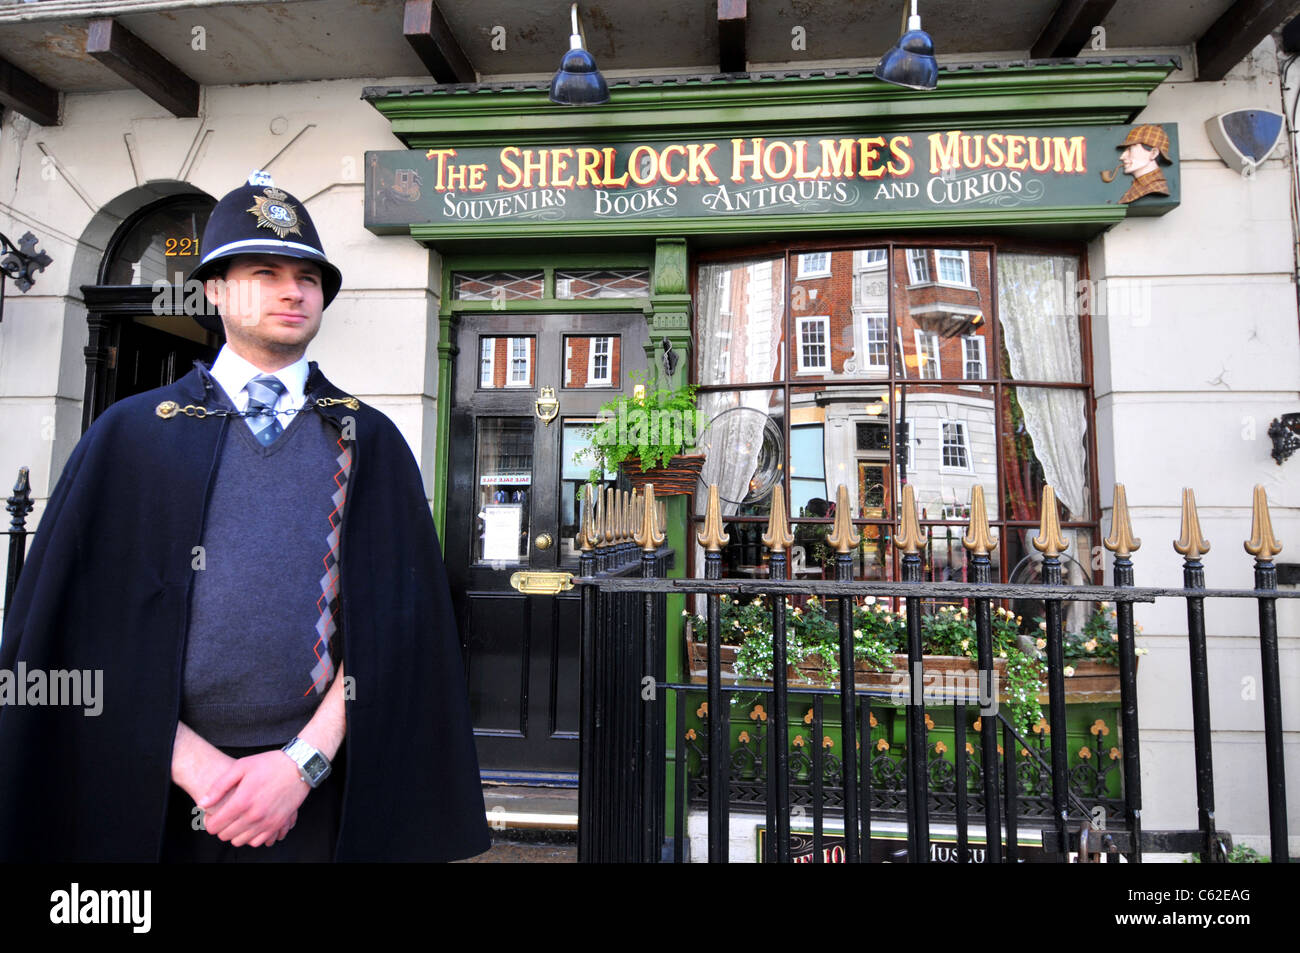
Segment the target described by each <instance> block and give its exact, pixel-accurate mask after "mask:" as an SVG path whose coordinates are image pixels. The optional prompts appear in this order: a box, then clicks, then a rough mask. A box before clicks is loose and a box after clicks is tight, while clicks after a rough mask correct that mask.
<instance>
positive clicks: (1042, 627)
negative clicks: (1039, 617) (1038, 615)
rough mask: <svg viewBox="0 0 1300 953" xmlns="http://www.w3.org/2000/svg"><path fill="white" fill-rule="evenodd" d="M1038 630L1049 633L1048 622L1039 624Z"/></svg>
mask: <svg viewBox="0 0 1300 953" xmlns="http://www.w3.org/2000/svg"><path fill="white" fill-rule="evenodd" d="M1038 628H1039V630H1040V631H1043V632H1046V631H1047V623H1046V622H1040V623H1038Z"/></svg>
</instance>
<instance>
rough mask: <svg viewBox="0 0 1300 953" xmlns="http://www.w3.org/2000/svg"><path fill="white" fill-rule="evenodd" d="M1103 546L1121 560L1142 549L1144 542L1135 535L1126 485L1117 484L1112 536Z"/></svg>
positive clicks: (1112, 515)
mask: <svg viewBox="0 0 1300 953" xmlns="http://www.w3.org/2000/svg"><path fill="white" fill-rule="evenodd" d="M1102 545H1104V546H1105V547H1106V548H1107V549H1109V550H1110V551H1111V552H1112V553H1114V554H1115V556H1116V557H1117V558H1119V559H1128V558H1129V557H1130V556H1132V555H1133V554H1134V553H1136V552H1137V551H1138V550H1139V549H1141V548H1142V540H1140V539H1138V538H1137V537H1136V536H1134V535H1133V523H1132V521H1131V520H1130V519H1129V514H1128V494H1127V493H1125V492H1124V484H1123V483H1116V484H1115V502H1114V504H1113V505H1112V506H1111V511H1110V535H1109V536H1107V537H1106V538H1105V539H1104V540H1102Z"/></svg>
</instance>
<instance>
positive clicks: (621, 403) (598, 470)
mask: <svg viewBox="0 0 1300 953" xmlns="http://www.w3.org/2000/svg"><path fill="white" fill-rule="evenodd" d="M628 376H629V377H630V378H631V379H632V380H633V381H634V382H636V383H637V384H639V385H641V386H642V387H643V388H644V396H640V397H638V396H637V395H636V393H635V391H634V393H632V394H625V395H623V396H621V397H617V398H615V399H614V400H611V401H608V402H606V403H605V404H603V405H602V406H601V408H600V411H601V419H600V420H599V422H597V423H596V425H595V426H593V427H591V428H589V429H588V430H587V431H586V432H585V435H586V437H587V438H588V439H589V440H590V441H591V449H590V450H582V451H580V452H578V453H577V454H575V455H574V458H573V462H575V463H582V462H592V470H591V482H592V483H600V482H601V480H602V478H603V475H604V474H605V473H607V472H612V471H614V470H616V469H617V468H618V465H619V464H620V463H622V462H623V461H624V460H626V459H628V458H629V457H634V456H635V457H639V458H640V460H641V469H642V470H650V469H653V468H655V467H663V466H667V465H668V462H669V461H670V460H672V458H673V457H675V456H677V455H678V454H680V453H682V452H684V451H685V450H687V449H691V448H693V447H694V446H695V440H696V438H697V437H698V436H699V419H698V411H697V410H696V407H695V385H694V384H684V385H682V386H681V387H677V388H671V389H669V388H662V387H660V388H656V389H654V390H650V375H649V373H648V372H644V371H642V372H637V371H632V372H630V373H629V375H628Z"/></svg>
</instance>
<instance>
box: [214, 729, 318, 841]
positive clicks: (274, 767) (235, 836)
mask: <svg viewBox="0 0 1300 953" xmlns="http://www.w3.org/2000/svg"><path fill="white" fill-rule="evenodd" d="M205 761H206V762H207V763H206V764H205V765H204V769H205V770H204V771H202V772H201V774H202V779H201V780H199V782H198V783H197V784H196V785H195V790H192V791H190V792H188V793H189V794H190V796H191V797H193V798H194V803H195V804H197V805H198V807H199V808H200V809H202V810H203V812H204V813H203V829H204V830H206V831H207V832H208V833H209V834H211V835H213V836H214V837H217V838H219V839H220V840H223V841H228V842H229V843H230V845H231V846H232V847H243V846H245V845H247V846H249V847H270V846H271V845H272V844H274V843H276V841H280V840H283V839H284V838H285V836H286V835H287V834H288V833H289V831H290V830H291V829H292V828H293V826H294V824H296V823H297V822H298V808H299V807H300V806H301V805H302V802H303V801H304V800H305V799H306V797H307V795H308V794H309V793H310V792H311V786H310V785H309V784H308V783H307V782H306V781H304V780H302V778H301V777H299V775H298V766H297V765H296V764H294V762H293V760H292V759H291V758H289V757H288V756H287V755H286V754H285V753H284V752H283V751H275V750H273V751H264V752H262V753H261V754H255V755H249V756H248V757H246V758H238V759H236V758H232V757H230V756H229V755H227V754H224V753H222V752H221V751H218V750H216V749H213V750H212V751H211V752H210V756H209V757H208V758H206V759H205Z"/></svg>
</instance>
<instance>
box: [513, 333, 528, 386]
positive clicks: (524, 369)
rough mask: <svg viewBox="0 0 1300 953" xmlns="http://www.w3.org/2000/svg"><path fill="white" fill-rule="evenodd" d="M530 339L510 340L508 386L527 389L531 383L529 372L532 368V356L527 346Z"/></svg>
mask: <svg viewBox="0 0 1300 953" xmlns="http://www.w3.org/2000/svg"><path fill="white" fill-rule="evenodd" d="M531 342H532V338H511V339H510V386H511V387H527V386H528V385H529V384H530V383H531V381H532V375H531V374H530V373H529V370H530V369H531V367H532V354H531V353H530V348H529V344H530V343H531Z"/></svg>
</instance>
